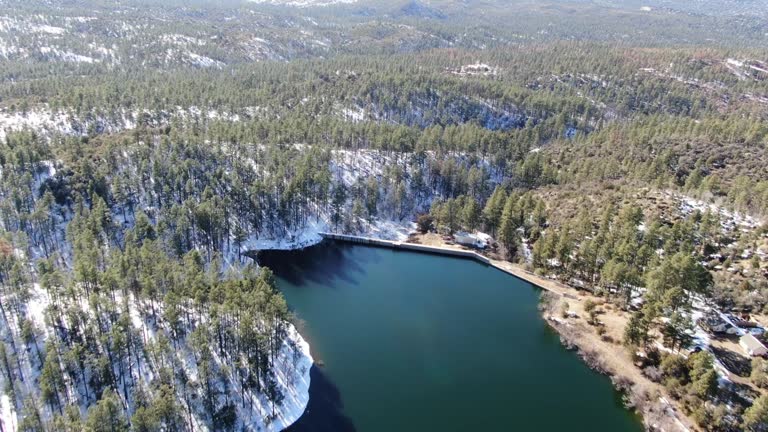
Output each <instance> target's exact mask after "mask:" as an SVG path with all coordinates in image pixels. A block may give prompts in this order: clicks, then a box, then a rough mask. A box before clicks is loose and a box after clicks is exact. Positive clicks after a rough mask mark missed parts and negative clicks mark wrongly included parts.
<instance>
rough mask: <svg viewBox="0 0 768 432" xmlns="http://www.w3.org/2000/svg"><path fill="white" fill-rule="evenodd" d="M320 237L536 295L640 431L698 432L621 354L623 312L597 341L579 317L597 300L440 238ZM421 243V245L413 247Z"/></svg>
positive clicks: (563, 338)
mask: <svg viewBox="0 0 768 432" xmlns="http://www.w3.org/2000/svg"><path fill="white" fill-rule="evenodd" d="M320 235H321V236H322V237H323V240H331V241H340V242H347V243H354V244H361V245H367V246H372V247H383V248H389V249H395V250H404V251H411V252H421V253H429V254H435V255H443V256H453V257H458V258H465V259H471V260H474V261H476V262H478V263H481V264H485V265H487V266H490V267H493V268H495V269H496V270H499V271H502V272H504V273H506V274H508V275H510V276H513V277H515V278H517V279H520V280H522V281H524V282H527V283H529V284H531V285H532V286H534V287H536V288H539V289H541V290H542V292H543V293H544V294H543V295H544V296H545V301H544V303H545V304H543V305H541V306H540V311H541V317H542V318H543V319H544V320H545V321H546V322H547V324H548V326H549V327H550V328H551V329H553V330H554V331H555V332H557V334H558V335H559V336H560V342H561V343H562V344H563V346H564V347H565V348H567V349H571V350H575V351H576V353H577V354H578V356H579V357H580V358H581V359H582V360H583V361H584V362H585V363H586V364H587V366H588V367H589V368H590V369H592V370H594V371H596V372H598V373H600V374H603V375H606V376H607V377H609V378H610V380H611V382H612V383H613V386H614V388H615V389H616V390H618V391H619V392H621V393H622V394H623V396H624V399H625V403H626V407H627V409H628V410H631V411H633V412H634V413H636V414H637V415H638V416H640V420H641V422H642V424H643V426H644V427H645V429H646V430H662V431H681V432H692V431H698V430H699V429H698V428H697V427H696V426H695V423H694V422H693V421H691V419H690V418H688V417H687V416H686V415H685V414H683V413H682V412H681V410H680V408H679V406H677V404H676V403H675V402H670V401H671V400H672V398H671V397H669V395H668V394H667V393H666V391H665V390H664V388H663V387H662V386H661V385H660V384H658V383H655V382H653V381H651V380H650V379H648V378H646V377H645V376H644V375H643V374H642V371H641V370H640V369H639V368H637V367H636V366H635V365H634V363H633V362H632V359H631V356H630V355H629V353H628V352H627V350H626V348H625V347H623V346H621V344H620V343H619V342H617V341H620V340H621V333H622V332H623V328H624V323H625V321H626V318H627V317H626V313H625V312H623V311H620V310H614V309H613V308H612V307H611V306H609V305H607V304H606V305H605V306H606V308H610V309H609V310H608V311H605V312H604V314H603V315H601V319H605V320H607V321H612V322H613V325H612V326H611V327H612V328H611V330H612V332H611V333H612V334H609V335H608V336H607V337H606V336H605V335H598V334H597V332H596V331H595V330H594V328H593V327H592V326H590V325H588V324H587V323H586V319H585V318H584V317H585V316H588V314H587V313H586V312H585V311H584V310H583V304H584V302H583V301H582V300H585V299H587V298H591V299H592V300H595V301H598V302H602V301H603V300H602V299H601V298H599V297H594V296H591V295H590V294H588V293H587V292H585V291H583V290H577V289H576V288H571V287H568V286H566V285H564V284H562V283H560V282H558V281H555V280H551V279H547V278H544V277H541V276H538V275H536V274H534V273H532V272H529V271H527V270H526V269H524V268H523V267H522V266H520V265H519V264H514V263H511V262H507V261H501V260H496V259H493V258H489V257H487V256H485V255H482V254H481V253H478V252H476V251H474V250H470V249H468V248H464V247H462V246H457V245H449V244H446V243H445V242H444V241H443V240H442V238H441V237H440V236H437V235H434V234H426V235H425V234H413V235H412V236H410V237H409V238H408V239H407V240H405V241H392V240H383V239H376V238H369V237H362V236H354V235H345V234H331V233H320ZM424 240H426V241H427V244H423V243H415V242H414V241H419V242H420V241H424ZM569 302H570V303H569ZM563 306H565V307H566V308H567V310H568V313H569V315H570V316H569V317H568V318H559V317H557V316H555V315H556V313H557V312H556V311H557V310H561V309H562V308H563ZM574 309H575V310H574ZM609 318H610V319H609Z"/></svg>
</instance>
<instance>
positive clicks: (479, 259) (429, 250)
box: [317, 233, 687, 431]
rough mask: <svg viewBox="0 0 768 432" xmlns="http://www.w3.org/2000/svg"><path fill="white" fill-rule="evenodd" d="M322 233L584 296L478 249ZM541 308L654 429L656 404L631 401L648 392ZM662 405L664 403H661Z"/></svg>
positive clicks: (558, 293)
mask: <svg viewBox="0 0 768 432" xmlns="http://www.w3.org/2000/svg"><path fill="white" fill-rule="evenodd" d="M320 236H321V237H322V238H323V240H322V241H321V242H319V243H317V244H322V243H325V242H341V243H350V244H357V245H363V246H367V247H376V248H383V249H395V250H400V251H406V252H414V253H424V254H431V255H441V256H445V257H448V258H458V259H466V260H470V261H474V262H476V263H479V264H482V265H484V266H487V267H492V268H494V269H496V270H498V271H500V272H502V273H505V274H507V275H509V276H512V277H514V278H517V279H519V280H521V281H522V282H525V283H528V284H529V285H531V286H532V287H534V288H536V289H539V290H541V292H542V295H547V294H548V295H554V296H558V297H562V298H567V299H569V300H574V301H581V299H580V298H578V297H576V296H574V295H572V294H569V293H568V292H566V291H565V289H567V288H565V287H563V286H562V285H561V284H560V283H559V282H555V281H552V280H548V279H545V278H542V277H541V276H538V275H536V274H534V273H532V272H530V271H528V270H525V269H524V268H522V266H520V265H517V264H513V263H510V262H508V261H499V260H494V259H491V258H488V257H486V256H485V255H482V254H481V253H478V252H476V251H474V250H469V249H466V248H463V247H461V248H460V247H456V246H453V247H451V246H448V245H445V246H434V245H423V244H418V243H410V242H409V241H397V240H386V239H378V238H371V237H363V236H355V235H347V234H335V233H320ZM539 310H540V311H541V314H540V317H541V318H542V319H543V320H544V321H545V322H546V323H547V324H548V326H549V328H550V329H552V330H553V331H554V332H555V333H557V334H558V335H559V337H560V343H561V344H562V345H563V346H564V347H565V348H566V349H568V350H569V351H575V352H576V354H577V355H578V356H579V358H580V359H581V360H582V361H583V362H584V363H585V364H586V365H587V366H588V367H589V368H590V369H591V370H593V371H595V372H597V373H599V374H601V375H604V376H607V377H608V378H609V379H610V380H611V383H612V384H613V387H614V388H615V389H616V391H618V392H619V393H620V394H621V395H622V398H623V400H624V403H625V408H626V409H627V410H629V411H630V412H632V413H634V414H635V415H637V416H638V417H639V420H640V421H641V422H642V423H643V425H644V427H645V428H646V430H653V429H654V427H655V426H654V425H652V424H650V423H649V422H648V421H647V420H648V419H649V418H650V417H651V414H653V411H654V409H655V408H657V407H655V406H653V405H652V404H644V405H643V406H644V407H645V409H643V410H639V409H637V406H635V405H634V404H633V403H632V402H631V401H632V400H633V399H634V400H637V399H638V398H642V397H644V395H642V394H638V393H636V392H635V389H634V387H633V383H632V379H631V378H630V377H627V376H625V375H623V374H620V373H618V372H616V371H614V370H611V368H609V367H608V366H607V365H605V364H604V362H603V361H602V360H601V357H600V356H599V355H598V354H597V353H596V352H595V351H593V350H591V349H590V348H591V347H589V346H587V344H585V343H584V341H583V340H582V339H580V338H579V337H577V335H575V334H574V333H572V332H569V331H567V328H566V327H565V326H564V325H563V322H562V321H560V320H558V319H557V318H555V317H554V316H552V315H547V311H546V310H545V308H543V307H540V308H539ZM661 405H664V404H663V403H661ZM661 408H662V410H663V411H662V412H666V410H667V409H668V407H667V406H661ZM680 426H681V428H682V429H683V430H686V431H687V428H685V426H683V425H680Z"/></svg>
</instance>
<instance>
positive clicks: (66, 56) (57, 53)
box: [39, 47, 99, 63]
mask: <svg viewBox="0 0 768 432" xmlns="http://www.w3.org/2000/svg"><path fill="white" fill-rule="evenodd" d="M39 51H40V54H42V55H44V56H46V57H48V58H53V59H57V60H61V61H65V62H72V63H94V62H98V61H99V60H97V59H95V58H93V57H88V56H84V55H81V54H75V53H73V52H71V51H62V50H59V49H58V48H51V47H40V50H39Z"/></svg>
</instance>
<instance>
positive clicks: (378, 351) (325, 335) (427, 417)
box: [260, 243, 642, 432]
mask: <svg viewBox="0 0 768 432" xmlns="http://www.w3.org/2000/svg"><path fill="white" fill-rule="evenodd" d="M260 262H261V263H262V264H264V265H267V266H269V267H271V268H272V269H273V270H274V271H275V272H276V274H277V275H278V278H279V286H280V289H281V290H282V291H283V293H284V294H285V297H286V299H287V300H288V304H289V305H290V307H291V308H292V309H293V310H294V311H295V312H296V314H297V315H298V316H299V318H301V319H302V320H303V321H304V326H303V327H302V329H301V330H302V334H303V336H304V337H305V338H306V339H307V340H308V341H309V343H310V345H311V347H312V351H313V355H314V357H315V359H316V360H321V361H322V362H323V363H324V366H323V367H321V368H317V367H315V368H313V373H312V384H311V390H310V405H309V407H308V410H307V412H305V414H304V416H302V418H301V419H300V420H299V422H298V423H297V424H296V425H294V427H292V428H291V430H294V431H329V432H331V431H332V432H340V431H344V430H356V431H360V432H379V431H382V432H393V431H479V430H484V431H542V432H543V431H607V432H608V431H610V432H619V431H641V430H642V427H641V425H640V422H639V420H638V418H637V417H636V416H635V415H633V414H632V413H630V412H629V411H628V410H626V409H624V408H623V406H622V403H621V396H620V395H619V394H618V393H617V392H616V391H615V390H614V389H613V387H612V386H611V383H610V381H609V379H608V378H607V377H604V376H601V375H599V374H597V373H595V372H593V371H591V370H589V368H588V367H587V366H586V365H585V364H584V363H582V361H581V360H580V359H579V358H578V356H577V355H576V354H575V353H574V352H570V351H567V350H566V349H564V348H563V347H562V346H561V344H560V342H559V339H558V336H557V335H556V334H555V333H554V332H553V331H552V330H551V329H549V328H548V327H547V325H546V323H545V322H544V320H543V319H542V318H541V317H540V314H539V312H538V310H537V303H538V299H539V295H540V290H539V289H537V288H535V287H533V286H532V285H530V284H528V283H526V282H523V281H520V280H518V279H516V278H514V277H512V276H509V275H506V274H504V273H502V272H500V271H497V270H495V269H493V268H490V267H486V266H483V265H481V264H479V263H476V262H473V261H469V260H463V259H457V258H447V257H441V256H434V255H427V254H419V253H413V252H403V251H393V250H388V249H379V248H371V247H364V246H351V245H344V244H338V243H324V244H322V245H320V246H316V247H313V248H309V249H305V250H303V251H296V252H268V253H263V254H262V255H261V256H260Z"/></svg>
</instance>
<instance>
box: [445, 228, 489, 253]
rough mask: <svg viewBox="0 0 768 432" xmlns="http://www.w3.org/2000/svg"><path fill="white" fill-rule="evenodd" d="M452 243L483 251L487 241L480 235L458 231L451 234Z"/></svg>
mask: <svg viewBox="0 0 768 432" xmlns="http://www.w3.org/2000/svg"><path fill="white" fill-rule="evenodd" d="M453 241H455V242H456V243H458V244H460V245H462V246H469V247H475V248H478V249H485V247H486V246H487V241H486V240H485V239H484V238H482V237H481V236H480V235H476V234H470V233H468V232H464V231H458V232H456V233H455V234H453Z"/></svg>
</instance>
